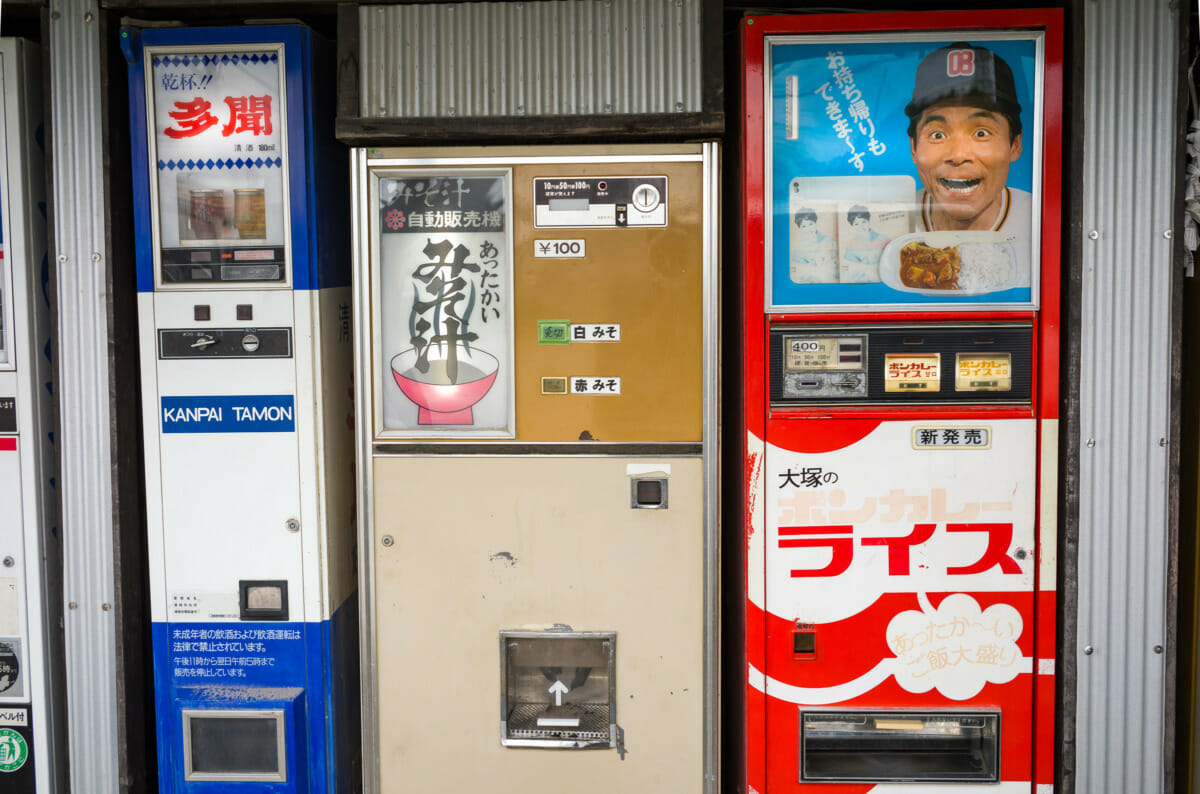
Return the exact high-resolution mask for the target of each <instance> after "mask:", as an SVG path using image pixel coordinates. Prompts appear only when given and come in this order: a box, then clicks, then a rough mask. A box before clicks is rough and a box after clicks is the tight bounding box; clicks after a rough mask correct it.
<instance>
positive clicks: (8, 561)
mask: <svg viewBox="0 0 1200 794" xmlns="http://www.w3.org/2000/svg"><path fill="white" fill-rule="evenodd" d="M16 564H17V561H16V560H14V559H13V558H12V557H5V558H4V567H5V568H11V567H13V566H14V565H16Z"/></svg>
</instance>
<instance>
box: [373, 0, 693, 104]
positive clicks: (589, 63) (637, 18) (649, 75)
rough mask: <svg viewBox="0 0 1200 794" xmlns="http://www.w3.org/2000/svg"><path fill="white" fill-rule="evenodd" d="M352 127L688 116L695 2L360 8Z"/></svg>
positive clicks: (594, 0)
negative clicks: (418, 120) (440, 120)
mask: <svg viewBox="0 0 1200 794" xmlns="http://www.w3.org/2000/svg"><path fill="white" fill-rule="evenodd" d="M359 45H360V50H359V113H360V114H361V115H362V116H363V117H374V118H406V117H422V116H548V115H589V114H606V113H614V114H616V113H677V112H692V113H695V112H699V111H700V110H701V107H700V80H701V60H700V59H701V53H700V0H562V1H561V2H528V3H522V2H517V3H460V4H455V5H392V6H364V7H362V8H360V9H359Z"/></svg>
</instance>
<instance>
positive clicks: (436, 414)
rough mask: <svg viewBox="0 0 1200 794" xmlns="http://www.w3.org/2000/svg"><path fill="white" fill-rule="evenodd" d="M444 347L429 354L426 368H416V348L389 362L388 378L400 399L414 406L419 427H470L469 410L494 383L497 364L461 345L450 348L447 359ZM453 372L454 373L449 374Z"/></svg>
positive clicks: (437, 346) (445, 346)
mask: <svg viewBox="0 0 1200 794" xmlns="http://www.w3.org/2000/svg"><path fill="white" fill-rule="evenodd" d="M449 353H450V348H449V346H447V345H440V346H439V345H434V346H433V348H432V349H431V350H429V355H428V357H427V362H428V364H429V366H428V368H426V370H425V371H424V372H422V371H421V370H420V369H418V368H417V360H418V353H417V349H416V348H409V349H408V350H405V351H404V352H403V353H400V354H399V355H397V356H395V357H393V358H392V362H391V365H392V376H393V377H395V379H396V385H397V386H399V387H400V391H402V392H404V396H406V397H408V399H410V400H412V401H413V402H414V403H416V404H417V424H419V425H471V424H474V423H475V417H474V415H473V414H472V411H471V406H473V405H475V403H477V402H479V401H480V400H482V399H483V396H484V395H485V394H487V393H488V390H489V389H491V388H492V384H493V383H495V382H496V372H497V371H498V370H499V369H500V362H499V361H497V360H496V357H495V356H493V355H491V354H490V353H485V352H483V351H482V350H477V349H474V348H472V349H470V350H468V349H467V347H466V346H465V345H463V344H458V345H456V346H455V348H454V353H455V356H454V358H453V359H451V357H450V355H449ZM452 370H456V371H452Z"/></svg>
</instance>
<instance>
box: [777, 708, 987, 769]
mask: <svg viewBox="0 0 1200 794" xmlns="http://www.w3.org/2000/svg"><path fill="white" fill-rule="evenodd" d="M999 748H1000V715H999V714H998V713H994V712H993V713H964V712H939V711H923V712H907V711H841V712H836V711H816V712H813V711H808V712H801V713H800V780H801V781H822V780H825V781H839V782H848V781H864V782H866V781H885V780H886V781H897V782H899V781H927V782H939V783H948V782H956V781H962V782H966V781H971V782H978V783H989V782H997V781H999V780H1000V754H999Z"/></svg>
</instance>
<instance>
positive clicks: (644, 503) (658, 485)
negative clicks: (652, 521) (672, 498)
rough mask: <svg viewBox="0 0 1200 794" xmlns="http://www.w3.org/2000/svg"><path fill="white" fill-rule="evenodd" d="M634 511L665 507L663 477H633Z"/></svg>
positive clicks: (664, 482) (665, 490) (665, 496)
mask: <svg viewBox="0 0 1200 794" xmlns="http://www.w3.org/2000/svg"><path fill="white" fill-rule="evenodd" d="M630 506H631V507H633V508H634V509H637V508H649V509H663V508H665V507H666V506H667V479H666V478H665V477H635V478H634V479H633V502H632V504H631V505H630Z"/></svg>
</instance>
